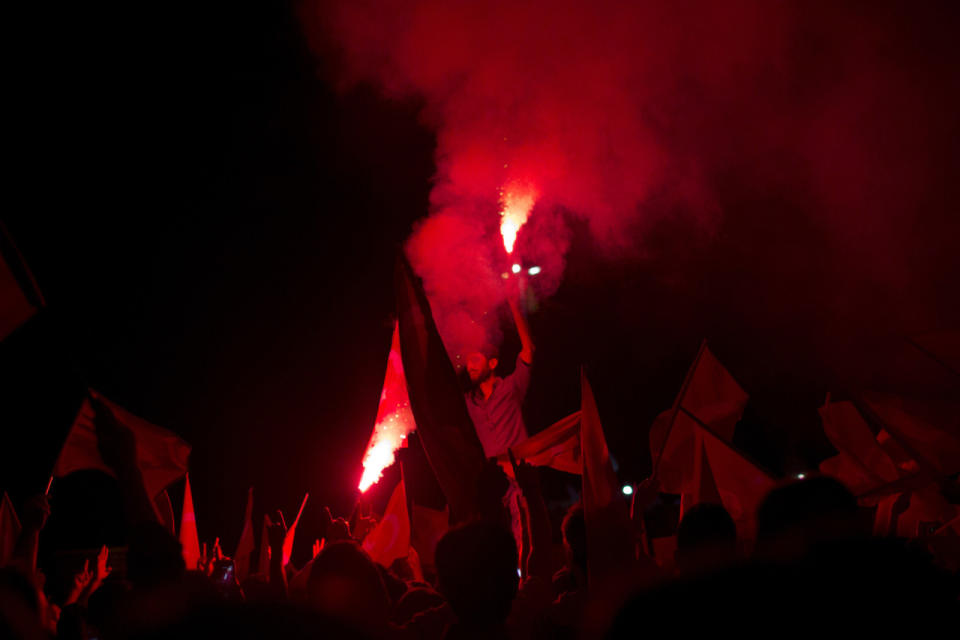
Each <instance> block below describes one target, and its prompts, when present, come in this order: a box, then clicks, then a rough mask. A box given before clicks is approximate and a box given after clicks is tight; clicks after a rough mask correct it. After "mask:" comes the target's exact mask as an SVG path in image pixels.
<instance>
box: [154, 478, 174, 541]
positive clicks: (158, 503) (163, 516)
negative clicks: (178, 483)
mask: <svg viewBox="0 0 960 640" xmlns="http://www.w3.org/2000/svg"><path fill="white" fill-rule="evenodd" d="M153 509H154V511H156V512H157V518H159V519H160V524H162V525H163V528H164V529H166V530H167V531H169V532H170V535H172V536H175V535H177V523H176V521H175V520H174V517H173V504H172V503H171V502H170V494H169V493H167V490H166V489H164V490H163V491H161V492H160V493H158V494H157V497H156V498H154V499H153Z"/></svg>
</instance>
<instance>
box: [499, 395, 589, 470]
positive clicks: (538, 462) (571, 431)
mask: <svg viewBox="0 0 960 640" xmlns="http://www.w3.org/2000/svg"><path fill="white" fill-rule="evenodd" d="M580 413H581V412H579V411H577V412H575V413H572V414H570V415H569V416H567V417H566V418H563V419H562V420H560V421H558V422H556V423H554V424H552V425H550V426H549V427H547V428H546V429H544V430H543V431H541V432H540V433H537V434H535V435H533V436H530V437H529V438H527V439H526V440H524V441H523V442H521V443H520V444H517V445H515V446H513V447H510V451H512V452H513V457H514V458H516V459H517V461H522V462H526V463H527V464H531V465H533V466H535V467H550V468H552V469H557V470H558V471H566V472H567V473H576V474H579V473H580ZM497 462H499V463H500V466H501V467H503V470H504V472H506V474H507V475H508V476H510V477H513V465H511V464H510V456H509V455H507V454H505V453H504V454H501V455H500V456H499V457H498V458H497Z"/></svg>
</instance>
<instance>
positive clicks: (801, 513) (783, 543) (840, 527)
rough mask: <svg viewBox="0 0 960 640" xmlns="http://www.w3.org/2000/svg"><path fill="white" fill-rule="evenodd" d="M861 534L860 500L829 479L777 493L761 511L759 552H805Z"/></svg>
mask: <svg viewBox="0 0 960 640" xmlns="http://www.w3.org/2000/svg"><path fill="white" fill-rule="evenodd" d="M861 533H863V532H862V531H861V528H860V523H859V512H858V507H857V499H856V498H855V497H854V495H853V494H852V493H850V490H849V489H847V488H846V487H845V486H843V484H842V483H840V482H839V481H837V480H834V479H833V478H829V477H826V476H817V477H813V478H807V479H805V480H799V481H797V482H794V483H791V484H788V485H786V486H783V487H779V488H777V489H774V490H773V491H771V492H770V494H769V495H768V496H767V497H766V498H765V499H764V501H763V503H762V504H761V505H760V509H759V510H758V511H757V544H758V549H759V550H766V551H776V550H780V551H785V552H788V553H789V552H795V551H802V550H803V549H804V548H806V547H807V546H809V545H810V544H813V543H817V542H824V541H830V540H843V539H849V538H852V537H857V536H859V535H860V534H861Z"/></svg>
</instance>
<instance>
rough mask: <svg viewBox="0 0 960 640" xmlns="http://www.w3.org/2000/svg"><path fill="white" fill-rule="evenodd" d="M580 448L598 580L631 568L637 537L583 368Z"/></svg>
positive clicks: (591, 562)
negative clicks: (635, 538)
mask: <svg viewBox="0 0 960 640" xmlns="http://www.w3.org/2000/svg"><path fill="white" fill-rule="evenodd" d="M580 388H581V398H580V403H581V406H580V409H581V418H580V451H581V475H582V482H583V494H582V495H583V514H584V521H585V523H586V529H587V562H588V569H587V570H588V574H589V576H588V580H589V582H590V584H596V583H597V582H598V581H601V580H604V579H606V578H608V577H610V576H612V575H615V574H618V573H621V572H623V571H624V570H629V569H630V567H631V565H632V564H633V560H634V541H633V534H632V531H633V529H632V527H631V524H630V516H629V513H628V510H627V504H626V502H624V500H623V495H622V494H621V492H620V487H619V483H618V482H617V476H616V474H615V473H614V471H613V464H612V463H611V461H610V451H609V449H607V441H606V438H605V437H604V435H603V426H602V425H601V424H600V414H599V413H598V411H597V403H596V401H595V400H594V397H593V390H592V389H591V388H590V383H589V382H588V381H587V376H586V374H585V373H584V372H583V370H582V369H581V371H580Z"/></svg>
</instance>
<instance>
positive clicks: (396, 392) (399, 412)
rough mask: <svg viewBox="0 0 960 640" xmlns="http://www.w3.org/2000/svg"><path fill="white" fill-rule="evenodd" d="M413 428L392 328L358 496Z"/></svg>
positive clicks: (396, 333)
mask: <svg viewBox="0 0 960 640" xmlns="http://www.w3.org/2000/svg"><path fill="white" fill-rule="evenodd" d="M416 428H417V425H416V423H415V422H414V420H413V411H412V410H411V409H410V396H409V395H407V379H406V377H405V376H404V375H403V361H402V360H401V359H400V332H399V328H398V327H397V326H396V325H394V328H393V342H392V344H391V345H390V356H389V357H388V359H387V375H386V376H385V377H384V380H383V391H381V392H380V407H379V409H377V421H376V423H375V424H374V427H373V433H372V434H371V435H370V442H369V444H367V451H366V453H364V454H363V476H362V477H361V478H360V485H359V487H358V488H359V489H360V491H361V492H362V491H366V490H367V489H369V488H370V487H371V486H373V485H374V484H375V483H376V482H377V481H378V480H379V479H380V478H381V477H382V476H383V470H384V469H386V468H387V467H389V466H390V465H392V464H393V462H394V460H395V453H396V451H397V449H399V448H400V447H402V446H403V444H404V441H405V440H406V439H407V436H408V435H409V434H411V433H412V432H413V431H414V430H415V429H416Z"/></svg>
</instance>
